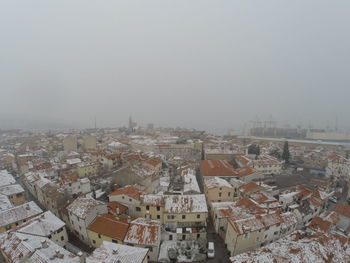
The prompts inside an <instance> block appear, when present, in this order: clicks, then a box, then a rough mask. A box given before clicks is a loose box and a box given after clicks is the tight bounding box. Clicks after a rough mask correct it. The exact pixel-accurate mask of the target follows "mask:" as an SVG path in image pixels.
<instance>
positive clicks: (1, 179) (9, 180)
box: [0, 170, 16, 186]
mask: <svg viewBox="0 0 350 263" xmlns="http://www.w3.org/2000/svg"><path fill="white" fill-rule="evenodd" d="M14 183H16V180H15V178H13V176H12V175H11V174H10V173H9V172H8V171H7V170H0V186H5V185H10V184H14Z"/></svg>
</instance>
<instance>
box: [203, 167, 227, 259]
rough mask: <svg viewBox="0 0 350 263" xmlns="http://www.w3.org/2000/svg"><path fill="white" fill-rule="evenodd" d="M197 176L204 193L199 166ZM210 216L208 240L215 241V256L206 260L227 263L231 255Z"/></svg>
mask: <svg viewBox="0 0 350 263" xmlns="http://www.w3.org/2000/svg"><path fill="white" fill-rule="evenodd" d="M196 178H197V182H198V185H199V188H200V190H201V192H202V193H204V186H203V178H202V176H201V175H200V170H199V168H197V169H196ZM208 209H209V207H208ZM208 216H209V220H208V226H207V241H208V242H213V243H214V249H215V257H214V258H212V259H209V258H208V259H207V260H206V262H209V263H227V262H229V256H228V250H227V248H226V246H225V242H224V240H223V239H222V238H221V237H220V236H219V235H218V234H216V233H215V229H214V225H213V220H212V218H211V217H210V213H209V214H208Z"/></svg>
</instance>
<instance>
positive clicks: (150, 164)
mask: <svg viewBox="0 0 350 263" xmlns="http://www.w3.org/2000/svg"><path fill="white" fill-rule="evenodd" d="M162 164H163V162H162V160H161V159H159V158H150V159H148V160H146V161H144V162H143V165H144V166H145V167H147V168H149V169H151V170H153V171H154V172H155V173H159V172H160V170H161V169H162Z"/></svg>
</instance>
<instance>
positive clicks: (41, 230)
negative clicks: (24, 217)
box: [16, 211, 65, 237]
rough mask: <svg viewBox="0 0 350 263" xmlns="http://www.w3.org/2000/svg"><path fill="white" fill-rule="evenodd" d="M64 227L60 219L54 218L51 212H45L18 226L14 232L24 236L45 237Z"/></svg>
mask: <svg viewBox="0 0 350 263" xmlns="http://www.w3.org/2000/svg"><path fill="white" fill-rule="evenodd" d="M64 226H65V223H64V222H63V221H62V220H61V219H59V218H58V217H57V216H55V215H54V214H53V213H52V212H50V211H46V212H45V213H43V214H41V215H39V216H36V217H34V218H32V219H30V220H29V221H27V222H26V223H24V224H22V225H20V226H19V227H18V228H17V229H16V231H17V232H20V233H24V234H31V235H38V236H43V237H47V236H49V235H50V234H51V233H52V232H55V231H57V230H59V229H60V228H62V227H64Z"/></svg>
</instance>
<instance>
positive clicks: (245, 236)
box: [225, 213, 283, 256]
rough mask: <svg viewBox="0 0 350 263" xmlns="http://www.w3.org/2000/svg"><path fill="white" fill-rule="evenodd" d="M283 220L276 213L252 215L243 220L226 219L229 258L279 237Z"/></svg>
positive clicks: (226, 241)
mask: <svg viewBox="0 0 350 263" xmlns="http://www.w3.org/2000/svg"><path fill="white" fill-rule="evenodd" d="M281 223H283V219H282V218H281V216H280V215H279V214H278V213H271V214H258V215H252V216H250V217H248V218H244V219H240V218H239V219H235V218H230V219H228V227H227V233H226V238H225V243H226V244H227V249H228V250H229V251H230V253H231V256H233V255H237V254H240V253H243V252H246V251H248V250H251V249H254V248H258V247H260V246H261V245H266V244H268V243H271V242H273V241H275V240H277V239H278V238H279V237H280V230H281Z"/></svg>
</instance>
